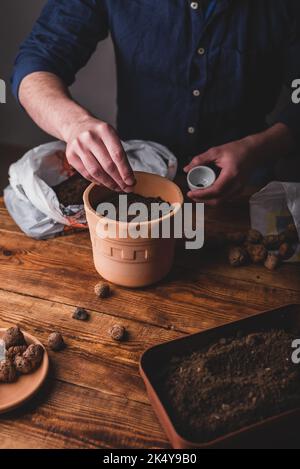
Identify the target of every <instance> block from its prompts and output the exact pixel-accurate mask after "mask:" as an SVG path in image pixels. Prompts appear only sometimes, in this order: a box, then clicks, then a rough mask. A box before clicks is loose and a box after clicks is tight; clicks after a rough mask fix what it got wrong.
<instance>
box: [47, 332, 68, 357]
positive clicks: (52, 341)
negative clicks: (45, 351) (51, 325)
mask: <svg viewBox="0 0 300 469" xmlns="http://www.w3.org/2000/svg"><path fill="white" fill-rule="evenodd" d="M48 345H49V347H50V349H51V350H53V351H54V352H59V351H60V350H62V349H63V348H65V342H64V339H63V336H62V335H61V333H60V332H53V333H52V334H50V335H49V337H48Z"/></svg>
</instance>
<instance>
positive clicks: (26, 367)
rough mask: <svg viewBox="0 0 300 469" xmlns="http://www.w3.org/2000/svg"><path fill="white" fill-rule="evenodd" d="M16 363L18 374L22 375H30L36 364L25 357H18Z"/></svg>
mask: <svg viewBox="0 0 300 469" xmlns="http://www.w3.org/2000/svg"><path fill="white" fill-rule="evenodd" d="M14 363H15V367H16V370H17V372H18V373H20V374H21V375H28V374H29V373H31V372H32V371H33V370H34V362H33V361H31V360H29V359H28V358H25V357H24V356H23V355H17V356H16V358H15V362H14Z"/></svg>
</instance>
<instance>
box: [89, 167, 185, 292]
mask: <svg viewBox="0 0 300 469" xmlns="http://www.w3.org/2000/svg"><path fill="white" fill-rule="evenodd" d="M135 177H136V180H137V184H136V186H135V188H134V193H136V194H139V195H142V196H144V197H161V199H163V200H164V201H166V202H169V203H170V204H174V203H177V204H180V205H179V208H177V209H176V210H174V211H173V212H172V213H170V214H167V215H165V216H164V217H162V218H160V219H157V220H152V221H150V222H148V221H147V222H143V223H140V224H139V225H140V226H141V225H145V224H146V225H147V229H148V232H150V231H151V228H152V225H153V224H160V226H161V223H162V221H163V220H166V219H167V218H169V219H170V223H171V226H172V220H173V218H174V215H175V214H176V212H177V211H178V210H180V207H181V206H182V204H183V195H182V192H181V190H180V189H179V187H178V186H176V184H174V183H173V182H171V181H169V180H168V179H165V178H163V177H161V176H157V175H154V174H149V173H142V172H135ZM111 194H112V192H111V191H110V190H109V189H107V188H104V187H99V186H97V185H95V184H92V185H90V186H89V187H88V188H87V189H86V191H85V193H84V195H83V200H84V206H85V211H86V216H87V221H88V225H89V230H90V236H91V240H92V246H93V256H94V263H95V267H96V270H97V271H98V272H99V274H100V275H101V276H102V277H103V278H105V279H106V280H108V281H110V282H113V283H115V284H117V285H123V286H126V287H133V288H136V287H144V286H146V285H151V284H153V283H156V282H158V281H159V280H161V279H162V278H163V277H165V276H166V275H167V274H168V273H169V271H170V270H171V268H172V265H173V260H174V250H175V239H174V237H173V235H171V238H168V239H163V238H157V239H152V238H151V237H148V238H142V237H140V238H137V239H133V238H131V237H130V236H129V234H128V224H127V223H125V222H117V221H116V222H113V223H116V224H117V227H116V229H117V237H113V238H112V237H107V238H103V237H100V235H99V224H106V223H107V218H105V217H102V216H101V215H99V214H97V213H96V207H97V206H98V204H99V203H101V202H103V201H105V200H107V199H109V197H110V196H111ZM121 231H122V232H123V235H122V237H120V232H121ZM124 231H125V238H124V237H123V236H124ZM171 232H172V230H171Z"/></svg>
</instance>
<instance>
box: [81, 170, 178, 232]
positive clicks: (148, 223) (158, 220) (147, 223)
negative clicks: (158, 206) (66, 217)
mask: <svg viewBox="0 0 300 469" xmlns="http://www.w3.org/2000/svg"><path fill="white" fill-rule="evenodd" d="M139 174H144V175H147V176H149V177H151V178H155V179H162V180H164V182H165V183H167V184H170V185H172V186H173V187H174V188H175V189H176V190H177V192H178V196H179V198H180V202H179V203H180V207H176V208H175V210H173V211H172V212H171V213H168V214H167V215H164V216H163V217H160V218H156V219H155V220H150V221H143V222H132V221H131V222H125V221H117V220H112V219H110V222H113V223H116V224H117V225H119V226H121V227H127V226H128V225H130V226H152V225H154V224H157V223H161V222H162V221H164V220H167V219H168V218H172V217H174V216H175V215H176V214H177V213H178V212H179V210H180V209H181V208H182V206H183V203H184V197H183V194H182V192H181V190H180V188H179V187H178V186H177V184H175V182H173V181H170V179H167V178H165V177H162V176H159V175H158V174H152V173H146V172H143V171H134V175H139ZM95 187H98V186H97V184H95V183H91V184H90V185H89V186H88V187H87V188H86V190H85V191H84V193H83V202H84V205H85V208H86V209H88V210H89V211H90V212H92V213H94V214H95V215H96V216H97V217H98V218H99V221H103V222H107V218H106V217H103V216H102V215H100V214H99V213H97V212H96V210H94V209H93V207H92V206H91V203H90V193H91V192H92V190H93V189H94V188H95Z"/></svg>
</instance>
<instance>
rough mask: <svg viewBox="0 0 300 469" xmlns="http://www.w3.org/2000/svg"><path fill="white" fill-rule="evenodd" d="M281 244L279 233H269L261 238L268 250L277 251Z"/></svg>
mask: <svg viewBox="0 0 300 469" xmlns="http://www.w3.org/2000/svg"><path fill="white" fill-rule="evenodd" d="M280 244H281V240H280V236H279V235H269V236H265V237H264V240H263V245H264V246H265V248H267V249H268V250H270V251H277V249H279V247H280Z"/></svg>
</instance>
